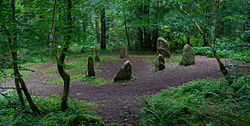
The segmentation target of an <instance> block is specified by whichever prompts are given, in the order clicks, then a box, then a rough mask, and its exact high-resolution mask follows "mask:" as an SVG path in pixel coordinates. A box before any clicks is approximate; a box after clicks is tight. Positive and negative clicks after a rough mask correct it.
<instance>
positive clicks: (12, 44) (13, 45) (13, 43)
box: [6, 0, 40, 114]
mask: <svg viewBox="0 0 250 126" xmlns="http://www.w3.org/2000/svg"><path fill="white" fill-rule="evenodd" d="M15 3H16V2H15V0H11V12H12V24H11V25H12V26H11V29H12V30H11V31H12V33H10V32H8V33H9V48H10V50H11V55H12V65H13V71H14V77H15V85H16V88H17V92H18V97H19V100H20V102H21V104H22V105H24V100H23V96H22V92H21V91H20V90H19V89H20V85H21V89H22V90H23V92H24V95H25V96H26V98H27V101H28V103H29V105H30V107H31V109H32V111H33V112H34V113H38V114H39V113H40V110H39V109H38V107H37V106H36V105H35V103H34V102H33V100H32V98H31V95H30V93H29V91H28V89H27V87H26V84H25V82H24V80H23V78H22V75H21V74H20V72H19V67H18V58H17V52H16V49H17V37H16V36H17V34H16V29H17V27H16V7H15ZM6 30H7V28H6ZM19 84H20V85H19Z"/></svg>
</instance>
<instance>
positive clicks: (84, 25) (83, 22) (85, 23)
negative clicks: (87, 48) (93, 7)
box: [82, 14, 88, 42]
mask: <svg viewBox="0 0 250 126" xmlns="http://www.w3.org/2000/svg"><path fill="white" fill-rule="evenodd" d="M87 23H88V21H87V14H83V18H82V30H83V33H84V35H83V42H86V40H87Z"/></svg>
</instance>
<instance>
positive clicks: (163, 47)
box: [157, 38, 171, 58]
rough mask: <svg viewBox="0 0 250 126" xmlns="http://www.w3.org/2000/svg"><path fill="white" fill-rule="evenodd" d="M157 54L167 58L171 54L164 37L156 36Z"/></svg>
mask: <svg viewBox="0 0 250 126" xmlns="http://www.w3.org/2000/svg"><path fill="white" fill-rule="evenodd" d="M158 54H161V55H162V56H163V57H167V58H170V56H171V54H170V47H169V44H168V42H167V41H166V40H165V39H164V38H158V40H157V55H158Z"/></svg>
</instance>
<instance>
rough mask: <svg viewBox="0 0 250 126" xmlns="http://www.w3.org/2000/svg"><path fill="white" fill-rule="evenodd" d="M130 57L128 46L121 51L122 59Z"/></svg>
mask: <svg viewBox="0 0 250 126" xmlns="http://www.w3.org/2000/svg"><path fill="white" fill-rule="evenodd" d="M127 57H128V48H127V46H125V45H124V46H122V48H121V50H120V58H127Z"/></svg>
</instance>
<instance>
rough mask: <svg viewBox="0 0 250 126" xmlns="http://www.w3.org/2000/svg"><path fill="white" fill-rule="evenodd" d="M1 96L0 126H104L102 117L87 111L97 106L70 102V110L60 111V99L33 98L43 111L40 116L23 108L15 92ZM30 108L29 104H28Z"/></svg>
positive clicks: (27, 108) (74, 101)
mask: <svg viewBox="0 0 250 126" xmlns="http://www.w3.org/2000/svg"><path fill="white" fill-rule="evenodd" d="M4 95H5V96H6V97H7V99H6V98H5V97H3V96H2V95H0V125H1V126H12V125H19V126H65V125H66V126H67V125H68V126H70V125H82V126H85V125H104V123H103V122H102V120H101V117H99V116H96V115H94V114H93V113H91V112H89V111H87V109H90V108H91V107H96V106H95V104H91V103H86V102H83V101H76V100H75V99H70V100H69V101H68V105H69V108H68V109H67V110H65V111H62V110H61V109H60V102H61V100H60V98H59V97H55V98H48V97H47V98H41V97H35V96H34V97H33V99H34V101H35V103H36V105H38V107H39V109H40V110H41V111H42V113H41V114H40V115H37V114H34V113H32V111H31V109H30V108H29V107H24V108H21V107H20V106H19V103H18V98H17V94H16V92H14V91H8V92H6V93H4ZM26 105H27V106H28V103H27V102H26Z"/></svg>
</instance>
